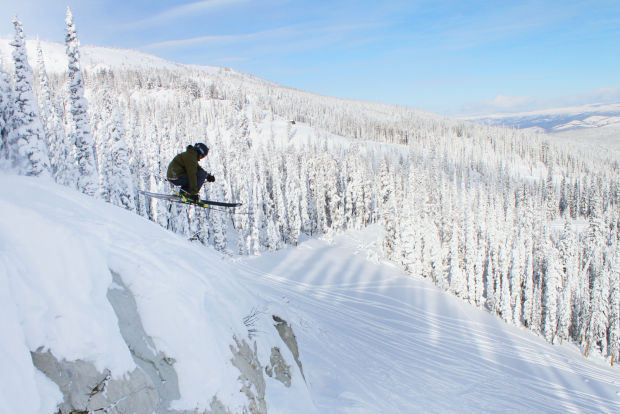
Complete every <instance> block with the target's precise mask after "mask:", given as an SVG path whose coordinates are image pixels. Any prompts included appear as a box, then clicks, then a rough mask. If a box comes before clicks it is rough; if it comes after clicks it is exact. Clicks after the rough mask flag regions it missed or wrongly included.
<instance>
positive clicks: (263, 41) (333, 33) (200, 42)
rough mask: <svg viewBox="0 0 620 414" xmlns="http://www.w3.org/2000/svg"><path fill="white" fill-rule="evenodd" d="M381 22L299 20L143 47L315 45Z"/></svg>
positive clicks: (373, 26) (159, 48)
mask: <svg viewBox="0 0 620 414" xmlns="http://www.w3.org/2000/svg"><path fill="white" fill-rule="evenodd" d="M379 26H381V24H380V23H368V24H342V25H325V26H318V27H314V26H311V25H308V24H297V25H287V26H281V27H276V28H273V29H268V30H261V31H257V32H253V33H241V34H230V35H208V36H197V37H192V38H187V39H176V40H166V41H161V42H155V43H150V44H147V45H144V46H142V49H143V50H148V51H154V50H162V49H171V48H183V47H185V48H190V47H209V46H222V45H231V44H248V45H250V46H251V45H253V44H254V45H261V46H263V47H269V45H275V46H276V47H277V48H278V49H279V50H286V49H287V48H288V46H293V47H294V48H296V49H298V48H299V47H300V46H301V45H302V44H305V45H309V44H312V45H313V46H312V47H320V46H321V45H323V44H325V43H329V42H333V41H335V40H336V39H337V38H338V37H341V36H345V37H346V35H347V34H349V33H352V32H359V31H364V30H371V29H373V28H377V27H379Z"/></svg>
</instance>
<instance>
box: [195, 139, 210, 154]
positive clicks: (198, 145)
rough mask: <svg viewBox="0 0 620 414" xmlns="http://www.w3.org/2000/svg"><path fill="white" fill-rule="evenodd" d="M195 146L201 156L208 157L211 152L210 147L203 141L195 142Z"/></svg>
mask: <svg viewBox="0 0 620 414" xmlns="http://www.w3.org/2000/svg"><path fill="white" fill-rule="evenodd" d="M194 148H196V151H198V153H199V154H200V156H201V157H206V156H207V154H208V153H209V148H208V147H207V146H206V145H205V144H203V143H202V142H197V143H195V144H194Z"/></svg>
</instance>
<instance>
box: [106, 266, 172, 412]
mask: <svg viewBox="0 0 620 414" xmlns="http://www.w3.org/2000/svg"><path fill="white" fill-rule="evenodd" d="M111 273H112V278H113V280H114V282H115V283H116V285H115V286H113V287H112V288H110V289H109V290H108V300H109V302H110V304H111V305H112V308H114V312H115V313H116V317H117V318H118V326H119V328H120V331H121V335H122V336H123V339H124V340H125V343H127V346H128V347H129V350H130V351H131V356H132V357H133V360H134V362H135V363H136V365H137V366H138V367H140V368H141V369H142V370H143V371H144V373H145V374H146V375H148V377H149V378H150V379H151V382H152V383H153V385H154V387H155V391H156V392H157V395H158V398H159V403H158V405H157V410H156V412H157V413H164V412H168V410H167V408H168V406H169V404H170V401H173V400H176V399H179V398H180V392H179V381H178V377H177V373H176V371H175V370H174V366H173V364H174V359H173V358H169V357H167V356H166V355H165V354H164V353H162V352H160V351H157V348H156V347H155V344H154V343H153V340H152V339H151V337H150V336H148V335H147V334H146V332H145V331H144V327H143V326H142V321H141V319H140V314H139V313H138V307H137V305H136V301H135V299H134V297H133V295H132V293H131V292H130V291H129V289H127V287H126V286H125V284H124V283H123V280H122V279H121V277H120V275H118V274H117V273H115V272H113V271H112V272H111Z"/></svg>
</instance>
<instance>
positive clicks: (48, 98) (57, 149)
mask: <svg viewBox="0 0 620 414" xmlns="http://www.w3.org/2000/svg"><path fill="white" fill-rule="evenodd" d="M37 55H38V71H39V84H40V92H39V108H40V109H41V120H42V122H43V130H44V131H45V136H46V137H47V147H48V153H49V159H50V168H51V173H52V176H53V177H54V179H55V180H56V182H57V183H59V184H63V185H67V186H70V185H75V183H72V182H71V176H72V175H73V174H72V172H71V171H72V170H74V169H75V165H74V157H73V155H72V154H71V147H72V145H67V142H66V141H67V138H66V135H65V125H64V122H63V120H62V116H61V114H60V113H59V108H58V107H57V106H56V105H55V103H54V100H53V99H52V93H51V89H50V83H49V77H48V75H47V70H46V69H45V63H44V60H43V50H42V49H41V44H40V43H39V44H38V47H37Z"/></svg>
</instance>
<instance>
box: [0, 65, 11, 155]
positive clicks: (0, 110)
mask: <svg viewBox="0 0 620 414" xmlns="http://www.w3.org/2000/svg"><path fill="white" fill-rule="evenodd" d="M14 112H15V100H14V98H13V87H12V86H11V81H10V78H9V74H8V73H7V72H6V71H5V70H4V64H3V61H2V56H0V167H8V165H5V164H8V161H9V140H10V134H13V133H15V130H14V125H13V123H14V122H15V121H14V119H13V114H14Z"/></svg>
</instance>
